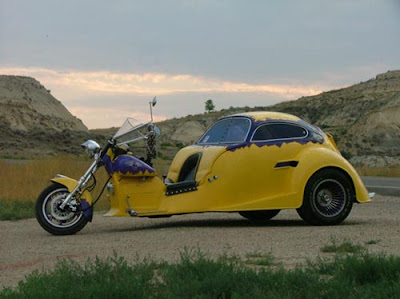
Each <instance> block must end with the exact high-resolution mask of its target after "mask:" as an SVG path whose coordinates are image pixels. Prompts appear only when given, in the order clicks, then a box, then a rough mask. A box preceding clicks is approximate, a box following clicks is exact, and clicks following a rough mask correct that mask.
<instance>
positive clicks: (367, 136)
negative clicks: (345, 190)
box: [160, 71, 400, 167]
mask: <svg viewBox="0 0 400 299" xmlns="http://www.w3.org/2000/svg"><path fill="white" fill-rule="evenodd" d="M256 110H269V111H280V112H286V113H291V114H294V115H297V116H299V117H301V118H303V119H304V120H306V121H308V122H310V123H312V124H315V125H317V126H319V127H320V128H321V129H323V130H324V131H325V132H330V133H331V134H333V136H334V137H335V139H336V141H337V143H338V146H339V149H340V150H341V152H342V154H343V155H344V156H345V157H347V158H349V159H350V160H351V162H352V163H353V164H356V165H359V166H362V165H368V166H376V167H382V166H386V165H393V164H398V165H400V71H389V72H387V73H384V74H380V75H377V76H376V77H375V78H373V79H371V80H368V81H366V82H362V83H359V84H356V85H353V86H350V87H347V88H342V89H339V90H332V91H328V92H324V93H321V94H319V95H316V96H310V97H303V98H300V99H298V100H295V101H290V102H283V103H279V104H277V105H274V106H267V107H254V108H249V107H244V108H231V109H229V110H222V111H219V112H215V113H210V114H203V115H195V116H188V117H185V118H183V119H176V120H168V121H165V122H163V123H160V127H161V128H162V129H164V130H163V132H164V137H163V138H164V139H163V142H164V143H165V144H174V143H175V144H176V143H178V144H179V143H183V144H190V143H192V142H193V141H194V140H196V139H198V137H199V136H200V135H201V134H202V132H204V130H205V128H206V127H208V126H209V125H210V124H211V123H213V121H215V120H216V119H218V118H219V117H221V116H222V115H227V114H232V113H238V112H242V111H256ZM183 124H185V125H184V126H183ZM168 139H169V140H168ZM161 150H162V149H161Z"/></svg>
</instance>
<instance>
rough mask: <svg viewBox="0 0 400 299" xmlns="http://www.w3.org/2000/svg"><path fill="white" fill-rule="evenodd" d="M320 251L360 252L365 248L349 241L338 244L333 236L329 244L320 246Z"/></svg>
mask: <svg viewBox="0 0 400 299" xmlns="http://www.w3.org/2000/svg"><path fill="white" fill-rule="evenodd" d="M321 251H322V252H325V253H360V252H363V251H365V248H364V247H363V246H361V245H359V244H353V243H352V242H351V241H344V242H342V243H340V244H338V241H337V240H336V239H334V238H333V239H332V240H331V244H328V245H325V246H323V247H321Z"/></svg>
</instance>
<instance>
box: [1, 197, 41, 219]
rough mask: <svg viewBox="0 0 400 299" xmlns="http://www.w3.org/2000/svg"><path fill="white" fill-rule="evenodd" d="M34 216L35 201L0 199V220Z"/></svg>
mask: <svg viewBox="0 0 400 299" xmlns="http://www.w3.org/2000/svg"><path fill="white" fill-rule="evenodd" d="M33 217H35V203H34V202H33V201H26V200H16V201H9V200H0V220H20V219H26V218H33Z"/></svg>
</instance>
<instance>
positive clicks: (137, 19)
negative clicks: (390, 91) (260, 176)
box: [0, 0, 400, 128]
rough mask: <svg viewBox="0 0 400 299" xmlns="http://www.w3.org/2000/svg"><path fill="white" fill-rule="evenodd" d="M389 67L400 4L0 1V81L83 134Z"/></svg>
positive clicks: (393, 62)
mask: <svg viewBox="0 0 400 299" xmlns="http://www.w3.org/2000/svg"><path fill="white" fill-rule="evenodd" d="M394 69H400V0H335V1H332V0H310V1H307V0H304V1H300V0H298V1H295V0H292V1H290V0H284V1H272V0H270V1H267V0H259V1H257V0H253V1H244V0H242V1H239V0H226V1H225V0H210V1H209V0H170V1H169V0H163V1H161V0H160V1H133V0H131V1H123V0H119V1H118V0H117V1H102V0H95V1H94V0H93V1H90V0H79V1H77V0H76V1H73V0H70V1H61V0H59V1H57V0H37V1H30V0H25V1H21V0H0V74H12V75H25V76H32V77H34V78H36V79H37V80H39V81H40V82H41V83H42V84H43V85H44V86H45V87H46V88H47V89H50V90H51V93H52V94H53V95H54V96H55V97H56V98H57V99H59V100H60V101H61V102H62V103H63V104H64V105H65V106H66V107H67V108H68V109H69V110H70V111H71V112H72V113H73V114H74V115H76V116H78V117H79V118H81V119H82V120H83V122H84V123H85V124H86V125H87V126H88V127H89V128H99V127H110V126H118V125H119V124H121V123H122V122H123V120H124V119H125V117H127V116H131V117H136V118H138V119H142V120H146V119H147V118H148V102H149V101H150V100H151V99H152V97H153V96H155V95H157V96H158V98H159V103H158V105H157V107H156V109H155V111H154V113H155V115H156V118H157V119H159V120H161V119H165V118H171V117H176V116H184V115H187V114H195V113H202V112H204V102H205V101H206V100H207V99H209V98H211V99H213V101H214V104H215V105H216V107H217V109H223V108H229V107H230V106H267V105H271V104H274V103H277V102H281V101H287V100H292V99H297V98H299V97H301V96H305V95H312V94H317V93H319V92H321V91H327V90H330V89H333V88H340V87H345V86H349V85H351V84H354V83H359V82H360V81H365V80H368V79H370V78H373V77H375V75H376V74H378V73H383V72H386V71H387V70H394Z"/></svg>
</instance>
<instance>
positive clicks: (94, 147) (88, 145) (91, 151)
mask: <svg viewBox="0 0 400 299" xmlns="http://www.w3.org/2000/svg"><path fill="white" fill-rule="evenodd" d="M81 147H82V148H84V149H85V151H86V152H87V153H88V156H89V157H93V156H94V155H95V154H96V153H98V152H100V145H99V144H98V143H97V142H96V141H94V140H87V141H85V142H84V143H82V144H81Z"/></svg>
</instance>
